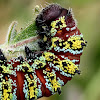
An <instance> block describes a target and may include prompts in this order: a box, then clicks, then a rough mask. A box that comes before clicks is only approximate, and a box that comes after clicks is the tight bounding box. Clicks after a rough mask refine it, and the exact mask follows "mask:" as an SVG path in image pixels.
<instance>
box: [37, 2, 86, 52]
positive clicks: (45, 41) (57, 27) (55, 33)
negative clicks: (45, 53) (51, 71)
mask: <svg viewBox="0 0 100 100" xmlns="http://www.w3.org/2000/svg"><path fill="white" fill-rule="evenodd" d="M36 25H37V27H38V32H37V33H38V34H39V35H40V37H41V41H40V42H39V45H40V47H41V48H42V49H43V50H44V49H47V48H48V47H50V46H51V44H52V41H51V40H52V38H54V37H59V38H60V39H62V40H64V41H67V40H68V39H69V40H70V38H71V37H72V36H73V37H74V38H73V39H75V41H74V40H73V41H72V39H71V41H70V43H73V49H74V48H76V47H75V46H76V45H75V43H76V44H77V42H78V39H79V38H80V39H79V41H80V42H79V43H80V46H81V48H83V44H84V45H86V42H85V41H84V40H83V41H81V38H82V34H81V33H80V31H79V29H78V28H77V25H76V21H75V19H74V17H73V14H72V11H71V9H65V8H62V7H61V6H60V5H57V4H51V5H49V6H47V7H46V8H45V9H43V10H42V12H41V13H40V14H39V15H38V16H37V18H36ZM76 36H78V37H79V38H78V39H77V38H76ZM76 40H77V41H76ZM79 43H78V44H79ZM70 45H71V44H70ZM71 46H72V45H71ZM77 49H79V48H77Z"/></svg>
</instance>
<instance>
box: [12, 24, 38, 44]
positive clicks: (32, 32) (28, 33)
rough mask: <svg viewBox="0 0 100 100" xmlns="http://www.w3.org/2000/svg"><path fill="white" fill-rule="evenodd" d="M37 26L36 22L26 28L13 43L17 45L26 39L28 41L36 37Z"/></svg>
mask: <svg viewBox="0 0 100 100" xmlns="http://www.w3.org/2000/svg"><path fill="white" fill-rule="evenodd" d="M36 35H37V34H36V25H35V22H33V23H31V24H30V25H28V26H27V27H26V28H24V29H22V30H21V31H20V32H19V33H18V34H17V35H16V37H15V38H14V40H13V41H12V43H17V42H19V41H22V40H24V39H28V38H30V37H33V36H36Z"/></svg>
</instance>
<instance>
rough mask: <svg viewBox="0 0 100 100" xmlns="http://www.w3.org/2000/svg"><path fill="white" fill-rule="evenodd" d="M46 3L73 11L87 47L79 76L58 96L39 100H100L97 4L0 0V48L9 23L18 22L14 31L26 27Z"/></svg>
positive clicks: (91, 1)
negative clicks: (35, 9) (38, 8)
mask: <svg viewBox="0 0 100 100" xmlns="http://www.w3.org/2000/svg"><path fill="white" fill-rule="evenodd" d="M47 2H48V3H58V4H60V5H61V6H62V7H65V8H69V7H70V8H72V9H73V12H74V16H75V19H77V21H78V28H79V29H80V31H81V32H82V33H83V35H84V38H85V40H87V41H88V46H87V47H86V48H85V49H84V52H83V55H82V56H81V62H80V69H81V75H75V77H74V78H73V79H72V80H71V81H70V82H68V83H67V84H66V85H65V86H64V87H62V94H61V95H60V96H59V95H58V94H56V95H53V96H51V97H49V98H41V99H40V100H100V86H99V85H100V40H99V38H100V0H0V44H2V43H4V42H5V39H6V34H7V30H8V27H9V25H10V23H11V22H12V21H14V20H16V21H18V25H17V29H20V28H21V27H24V26H26V25H27V23H29V22H30V21H31V20H32V19H33V10H32V9H33V8H34V7H35V5H39V6H41V7H45V6H46V5H47Z"/></svg>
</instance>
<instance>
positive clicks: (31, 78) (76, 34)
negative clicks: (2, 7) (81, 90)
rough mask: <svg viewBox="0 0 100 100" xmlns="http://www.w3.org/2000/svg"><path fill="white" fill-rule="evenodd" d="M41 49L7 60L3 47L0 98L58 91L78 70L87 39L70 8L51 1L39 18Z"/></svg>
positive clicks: (27, 98)
mask: <svg viewBox="0 0 100 100" xmlns="http://www.w3.org/2000/svg"><path fill="white" fill-rule="evenodd" d="M36 27H37V34H38V35H39V37H40V39H39V42H38V45H39V47H40V51H32V50H30V48H29V47H28V46H25V54H26V57H25V58H23V57H22V56H19V57H17V58H12V59H10V60H7V58H6V57H5V56H4V54H3V52H2V50H1V49H0V100H36V99H38V98H41V97H43V96H46V97H49V96H51V95H53V94H55V93H58V94H59V95H60V94H61V87H62V86H64V85H65V84H66V83H67V82H68V81H70V80H71V79H72V77H73V76H74V75H75V74H76V73H78V74H80V70H79V63H80V56H81V55H82V52H83V47H84V46H86V44H87V42H86V41H85V40H84V39H83V35H82V33H81V32H80V31H79V29H78V28H77V24H76V21H75V19H74V18H73V14H72V11H71V10H70V9H65V8H62V7H61V6H60V5H57V4H51V5H48V6H47V7H46V8H44V9H43V10H42V11H41V12H40V14H39V15H38V16H37V17H36Z"/></svg>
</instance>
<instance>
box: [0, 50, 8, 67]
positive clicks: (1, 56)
mask: <svg viewBox="0 0 100 100" xmlns="http://www.w3.org/2000/svg"><path fill="white" fill-rule="evenodd" d="M6 62H7V58H6V57H5V56H4V54H3V53H2V51H1V49H0V65H2V64H4V65H6Z"/></svg>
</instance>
